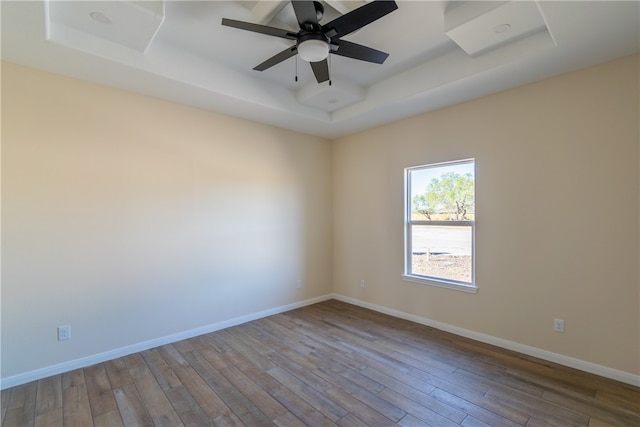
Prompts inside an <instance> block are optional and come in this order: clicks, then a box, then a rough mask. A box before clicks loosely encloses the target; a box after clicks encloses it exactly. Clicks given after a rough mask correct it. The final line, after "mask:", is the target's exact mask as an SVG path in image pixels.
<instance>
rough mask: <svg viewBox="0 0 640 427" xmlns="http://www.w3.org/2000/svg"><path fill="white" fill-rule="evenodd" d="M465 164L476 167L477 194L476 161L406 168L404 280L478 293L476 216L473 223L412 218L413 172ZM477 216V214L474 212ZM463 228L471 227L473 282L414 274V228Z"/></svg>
mask: <svg viewBox="0 0 640 427" xmlns="http://www.w3.org/2000/svg"><path fill="white" fill-rule="evenodd" d="M464 163H473V165H474V193H475V159H465V160H456V161H451V162H442V163H433V164H427V165H419V166H412V167H408V168H405V170H404V183H405V185H404V188H405V193H404V201H405V213H404V218H405V220H404V222H405V227H404V230H405V235H404V249H405V254H404V274H403V275H402V279H403V280H405V281H408V282H415V283H421V284H426V285H431V286H436V287H441V288H447V289H454V290H458V291H463V292H471V293H476V292H478V287H477V286H476V274H475V270H476V269H475V260H476V254H475V235H476V232H475V230H476V219H477V218H476V217H475V215H474V220H473V221H468V220H467V221H429V220H414V219H413V218H412V215H411V213H412V210H413V201H412V197H411V194H412V192H411V171H413V170H420V169H428V168H437V167H443V166H453V165H456V164H464ZM474 214H475V212H474ZM443 225H444V226H453V227H457V226H461V227H471V282H470V283H468V282H461V281H457V280H451V279H445V278H441V277H434V276H424V275H419V274H413V273H412V256H413V250H412V248H413V244H412V235H413V233H412V229H413V227H414V226H443Z"/></svg>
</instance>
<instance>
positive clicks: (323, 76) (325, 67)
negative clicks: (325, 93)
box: [309, 59, 329, 83]
mask: <svg viewBox="0 0 640 427" xmlns="http://www.w3.org/2000/svg"><path fill="white" fill-rule="evenodd" d="M309 64H311V69H312V70H313V74H315V76H316V80H317V81H318V83H322V82H326V81H327V80H329V64H328V63H327V60H326V59H325V60H323V61H320V62H309Z"/></svg>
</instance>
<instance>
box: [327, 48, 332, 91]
mask: <svg viewBox="0 0 640 427" xmlns="http://www.w3.org/2000/svg"><path fill="white" fill-rule="evenodd" d="M327 60H328V61H329V86H331V55H329V56H328V57H327Z"/></svg>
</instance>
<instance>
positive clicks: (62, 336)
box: [58, 325, 71, 341]
mask: <svg viewBox="0 0 640 427" xmlns="http://www.w3.org/2000/svg"><path fill="white" fill-rule="evenodd" d="M69 338H71V325H64V326H58V341H64V340H68V339H69Z"/></svg>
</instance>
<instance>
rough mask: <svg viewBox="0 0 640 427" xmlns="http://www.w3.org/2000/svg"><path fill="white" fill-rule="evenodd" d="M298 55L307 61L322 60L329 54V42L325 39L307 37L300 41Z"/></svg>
mask: <svg viewBox="0 0 640 427" xmlns="http://www.w3.org/2000/svg"><path fill="white" fill-rule="evenodd" d="M298 55H300V58H302V59H303V60H304V61H307V62H320V61H324V60H325V59H327V56H329V43H327V42H326V41H324V40H318V39H307V40H304V41H302V42H300V43H298Z"/></svg>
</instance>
